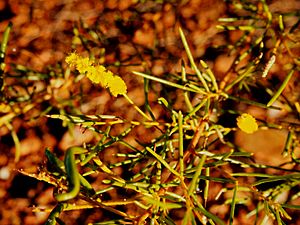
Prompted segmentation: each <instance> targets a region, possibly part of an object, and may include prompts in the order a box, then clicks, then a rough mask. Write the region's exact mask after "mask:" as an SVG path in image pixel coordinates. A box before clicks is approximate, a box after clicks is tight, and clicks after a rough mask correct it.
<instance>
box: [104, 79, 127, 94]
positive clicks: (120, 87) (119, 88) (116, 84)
mask: <svg viewBox="0 0 300 225" xmlns="http://www.w3.org/2000/svg"><path fill="white" fill-rule="evenodd" d="M108 88H109V90H110V92H111V94H112V95H113V96H115V97H117V95H124V94H126V93H127V86H126V84H125V82H124V81H123V79H122V78H121V77H119V76H113V77H112V78H111V79H110V80H109V82H108Z"/></svg>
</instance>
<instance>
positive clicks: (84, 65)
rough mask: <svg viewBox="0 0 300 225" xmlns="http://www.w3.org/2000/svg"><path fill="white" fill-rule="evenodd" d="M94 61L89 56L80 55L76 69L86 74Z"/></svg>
mask: <svg viewBox="0 0 300 225" xmlns="http://www.w3.org/2000/svg"><path fill="white" fill-rule="evenodd" d="M92 63H93V62H92V61H91V60H90V59H89V58H87V57H85V58H83V57H78V59H77V62H76V69H77V70H78V71H79V73H81V74H85V73H86V72H87V71H88V70H89V68H90V67H91V66H92Z"/></svg>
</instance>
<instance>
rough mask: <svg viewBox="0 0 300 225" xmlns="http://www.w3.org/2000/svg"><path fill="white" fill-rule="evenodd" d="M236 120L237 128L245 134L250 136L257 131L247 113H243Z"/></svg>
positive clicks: (254, 123) (256, 126)
mask: <svg viewBox="0 0 300 225" xmlns="http://www.w3.org/2000/svg"><path fill="white" fill-rule="evenodd" d="M236 120H237V126H238V127H239V128H240V129H241V130H242V131H244V132H245V133H247V134H252V133H254V132H255V131H257V129H258V125H257V123H256V120H255V118H254V117H253V116H251V115H250V114H248V113H243V114H242V115H241V116H239V117H238V118H237V119H236Z"/></svg>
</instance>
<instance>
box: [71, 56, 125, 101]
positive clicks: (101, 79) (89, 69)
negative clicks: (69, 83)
mask: <svg viewBox="0 0 300 225" xmlns="http://www.w3.org/2000/svg"><path fill="white" fill-rule="evenodd" d="M66 63H68V64H69V65H70V66H75V67H76V69H77V70H78V71H79V73H81V74H85V75H86V76H87V77H88V78H89V79H90V80H91V81H92V82H93V83H95V84H100V85H101V86H102V87H104V88H109V91H110V92H111V94H112V95H113V96H115V97H117V95H124V94H126V92H127V86H126V84H125V82H124V81H123V79H122V78H121V77H119V76H116V75H114V74H113V73H112V72H111V71H109V70H107V69H106V68H105V67H104V66H101V65H94V61H92V60H90V59H89V58H87V57H81V56H79V55H78V54H76V53H75V52H73V53H71V54H70V55H69V56H67V57H66Z"/></svg>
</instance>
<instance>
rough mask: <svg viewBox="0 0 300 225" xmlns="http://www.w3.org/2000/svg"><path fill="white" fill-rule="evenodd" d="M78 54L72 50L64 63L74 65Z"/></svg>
mask: <svg viewBox="0 0 300 225" xmlns="http://www.w3.org/2000/svg"><path fill="white" fill-rule="evenodd" d="M78 57H79V56H78V55H77V54H76V53H75V52H72V53H71V54H70V55H69V56H67V57H66V63H68V64H69V65H70V66H76V63H77V59H78Z"/></svg>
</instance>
